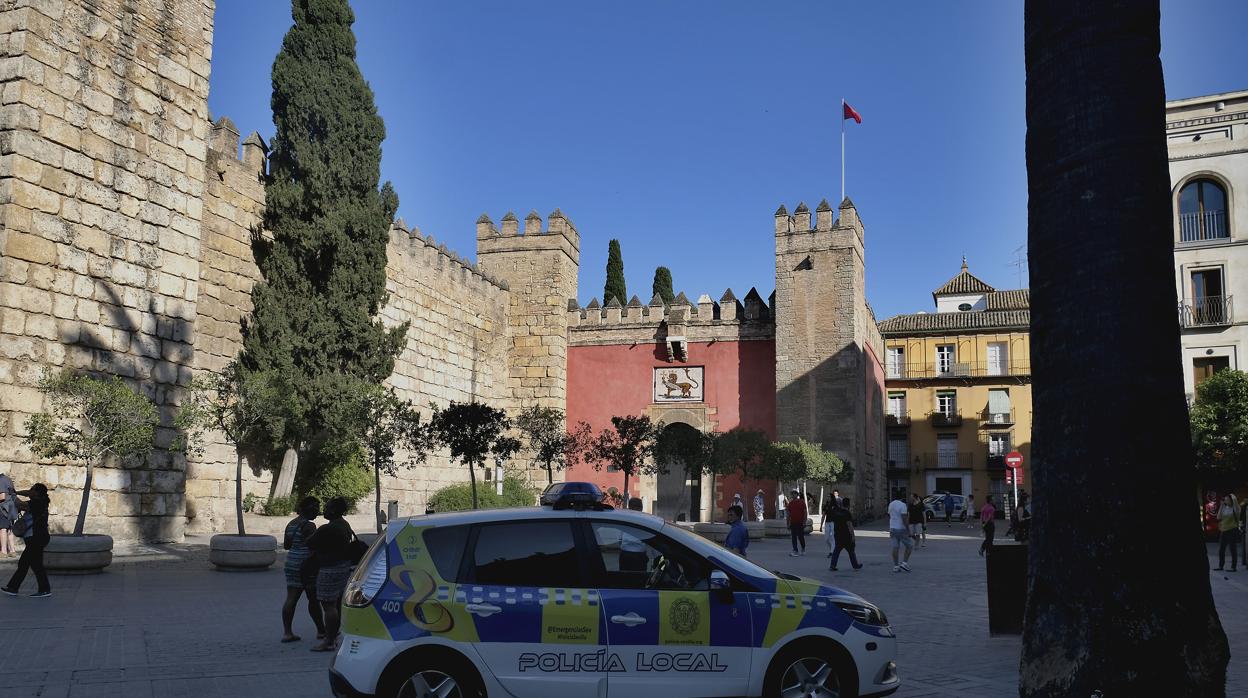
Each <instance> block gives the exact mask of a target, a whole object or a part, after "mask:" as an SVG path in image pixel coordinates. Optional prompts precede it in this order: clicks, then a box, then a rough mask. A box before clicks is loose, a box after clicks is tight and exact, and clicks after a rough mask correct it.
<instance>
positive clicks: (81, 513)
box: [74, 458, 95, 536]
mask: <svg viewBox="0 0 1248 698" xmlns="http://www.w3.org/2000/svg"><path fill="white" fill-rule="evenodd" d="M94 478H95V461H94V460H92V459H90V458H88V459H87V479H86V481H85V482H83V483H82V502H81V503H80V504H79V505H78V518H77V519H76V520H75V521H74V535H75V536H81V535H82V529H83V528H84V527H85V526H86V524H87V505H88V504H90V502H91V480H93V479H94Z"/></svg>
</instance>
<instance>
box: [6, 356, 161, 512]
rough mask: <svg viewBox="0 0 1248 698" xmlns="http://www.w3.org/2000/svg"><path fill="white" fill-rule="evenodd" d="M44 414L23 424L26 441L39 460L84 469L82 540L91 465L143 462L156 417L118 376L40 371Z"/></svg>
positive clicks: (152, 405)
mask: <svg viewBox="0 0 1248 698" xmlns="http://www.w3.org/2000/svg"><path fill="white" fill-rule="evenodd" d="M39 390H41V391H42V392H43V394H44V409H45V411H44V412H42V413H40V414H36V415H33V416H31V418H30V420H29V421H28V422H27V423H26V430H27V432H26V436H25V441H26V443H27V444H28V445H29V446H30V447H31V449H32V450H33V451H34V452H35V453H36V454H38V455H39V456H40V457H43V458H65V459H66V460H70V461H77V462H79V463H82V464H84V465H86V466H87V477H86V480H85V481H84V482H83V485H82V503H81V504H79V505H78V519H77V520H76V521H75V522H74V535H75V536H81V535H82V528H83V525H84V524H85V523H86V520H87V504H88V503H89V502H90V500H91V480H92V479H93V477H94V475H95V466H96V464H99V463H102V462H103V461H104V460H105V459H106V458H109V457H114V458H117V459H118V460H120V461H122V462H137V461H142V460H143V459H145V458H147V456H148V454H149V453H151V452H152V449H153V448H155V435H156V426H157V425H158V424H159V423H160V415H159V412H157V410H156V405H155V403H153V402H152V400H151V399H150V398H148V397H147V396H145V395H142V394H140V393H137V392H135V391H134V390H131V389H130V388H129V387H128V386H127V385H126V384H125V383H123V382H122V380H121V379H120V378H118V377H117V376H109V377H106V378H96V377H93V376H88V375H84V374H78V373H73V372H71V371H63V372H60V373H52V372H51V371H48V370H46V369H45V370H44V372H43V376H42V377H41V378H40V379H39Z"/></svg>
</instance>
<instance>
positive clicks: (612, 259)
mask: <svg viewBox="0 0 1248 698" xmlns="http://www.w3.org/2000/svg"><path fill="white" fill-rule="evenodd" d="M612 298H618V299H619V301H620V305H627V304H628V289H627V288H625V286H624V255H623V254H621V253H620V241H619V240H612V241H611V242H610V243H608V245H607V283H606V285H604V286H603V287H602V304H603V305H606V304H607V303H610V302H611V299H612Z"/></svg>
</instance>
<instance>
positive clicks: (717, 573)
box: [711, 570, 732, 591]
mask: <svg viewBox="0 0 1248 698" xmlns="http://www.w3.org/2000/svg"><path fill="white" fill-rule="evenodd" d="M731 590H732V584H731V582H729V581H728V575H726V574H724V571H723V570H711V591H731Z"/></svg>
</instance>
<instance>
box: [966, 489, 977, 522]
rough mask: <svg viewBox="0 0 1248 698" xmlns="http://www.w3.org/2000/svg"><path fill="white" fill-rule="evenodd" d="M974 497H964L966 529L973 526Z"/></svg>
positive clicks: (969, 495)
mask: <svg viewBox="0 0 1248 698" xmlns="http://www.w3.org/2000/svg"><path fill="white" fill-rule="evenodd" d="M975 512H976V509H975V495H973V494H968V495H967V496H966V527H967V528H970V527H971V526H974V525H975Z"/></svg>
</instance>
